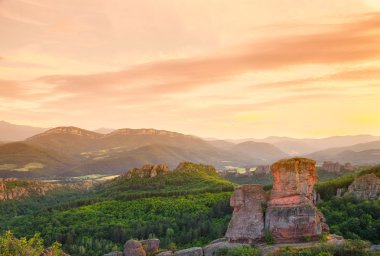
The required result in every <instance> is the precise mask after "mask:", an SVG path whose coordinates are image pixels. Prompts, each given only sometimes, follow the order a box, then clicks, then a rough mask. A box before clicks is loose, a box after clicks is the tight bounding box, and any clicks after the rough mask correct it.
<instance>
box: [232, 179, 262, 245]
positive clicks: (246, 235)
mask: <svg viewBox="0 0 380 256" xmlns="http://www.w3.org/2000/svg"><path fill="white" fill-rule="evenodd" d="M266 197H267V196H266V193H265V191H264V190H263V188H262V186H261V185H256V184H252V185H242V186H240V187H238V188H237V189H236V190H235V192H234V193H233V195H232V197H231V199H230V205H231V206H232V207H233V208H234V212H233V215H232V219H231V221H230V223H229V225H228V229H227V233H226V238H227V239H228V241H230V242H243V243H253V242H254V241H257V240H261V239H262V238H263V236H264V209H263V205H264V204H265V203H266V200H267V199H266Z"/></svg>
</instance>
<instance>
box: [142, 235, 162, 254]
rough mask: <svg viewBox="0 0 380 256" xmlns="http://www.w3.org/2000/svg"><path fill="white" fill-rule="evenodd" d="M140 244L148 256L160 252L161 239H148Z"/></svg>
mask: <svg viewBox="0 0 380 256" xmlns="http://www.w3.org/2000/svg"><path fill="white" fill-rule="evenodd" d="M140 242H141V244H142V246H143V248H144V250H145V252H146V253H147V254H148V255H151V254H153V253H156V252H158V249H159V248H160V240H159V239H147V240H142V241H140Z"/></svg>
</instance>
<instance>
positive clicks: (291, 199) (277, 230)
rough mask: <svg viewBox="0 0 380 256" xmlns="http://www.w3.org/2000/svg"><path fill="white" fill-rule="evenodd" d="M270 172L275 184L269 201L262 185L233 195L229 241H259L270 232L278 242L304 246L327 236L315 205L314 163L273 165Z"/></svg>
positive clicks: (289, 161)
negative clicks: (324, 235) (311, 240)
mask: <svg viewBox="0 0 380 256" xmlns="http://www.w3.org/2000/svg"><path fill="white" fill-rule="evenodd" d="M271 171H272V175H273V178H274V183H273V189H272V192H271V195H270V199H269V200H268V201H266V195H265V192H264V190H263V189H262V187H261V186H260V185H243V186H241V187H240V188H238V189H237V190H236V191H235V193H234V194H233V196H232V198H231V202H230V203H231V206H232V207H234V212H233V217H232V219H231V222H230V225H229V227H228V230H227V233H226V238H227V239H228V241H230V242H234V241H239V242H249V243H252V242H255V241H260V240H263V239H264V236H265V231H267V232H270V233H271V235H272V236H273V238H274V239H275V241H276V242H302V241H305V238H307V239H318V238H319V236H320V235H322V232H328V226H327V225H326V224H325V223H324V222H325V220H324V217H323V215H322V213H320V212H319V211H318V210H317V208H316V207H315V205H314V203H313V202H314V201H315V200H314V199H315V194H314V192H313V186H314V184H315V183H316V182H317V179H318V178H317V176H316V170H315V161H313V160H310V159H306V158H292V159H284V160H280V161H278V162H276V163H274V164H273V165H272V166H271ZM263 205H266V206H267V207H266V209H264V207H262V206H263ZM244 224H245V226H244Z"/></svg>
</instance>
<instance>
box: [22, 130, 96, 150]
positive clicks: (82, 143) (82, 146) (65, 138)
mask: <svg viewBox="0 0 380 256" xmlns="http://www.w3.org/2000/svg"><path fill="white" fill-rule="evenodd" d="M102 136H103V135H101V134H99V133H96V132H91V131H87V130H84V129H81V128H77V127H72V126H68V127H57V128H53V129H50V130H48V131H46V132H43V133H41V134H37V135H35V136H33V137H31V138H28V139H26V140H25V141H26V142H27V143H29V144H32V145H37V146H40V147H44V148H47V149H51V150H55V151H59V152H64V153H67V154H71V155H77V154H80V153H82V152H84V151H87V150H89V149H91V148H92V147H93V144H94V142H95V141H96V139H99V138H101V137H102Z"/></svg>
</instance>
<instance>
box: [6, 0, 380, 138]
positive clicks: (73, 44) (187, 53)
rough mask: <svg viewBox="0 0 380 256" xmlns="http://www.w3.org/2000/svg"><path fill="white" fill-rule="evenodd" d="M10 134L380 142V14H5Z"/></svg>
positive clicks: (220, 2) (276, 1)
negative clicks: (13, 127)
mask: <svg viewBox="0 0 380 256" xmlns="http://www.w3.org/2000/svg"><path fill="white" fill-rule="evenodd" d="M0 35H1V38H0V120H1V119H2V120H6V121H9V122H13V123H18V124H29V125H34V126H44V127H53V126H59V125H74V126H80V127H82V128H87V129H95V128H99V127H110V128H122V127H130V128H142V127H144V128H157V129H166V130H173V131H178V132H183V133H187V134H195V135H199V136H204V137H219V138H242V137H256V138H260V137H265V136H270V135H279V136H294V137H323V136H330V135H347V134H365V133H370V134H375V135H380V0H334V1H331V0H328V1H327V0H317V1H314V0H281V1H280V0H266V1H262V0H234V1H230V0H138V1H136V0H107V1H105V0H65V1H60V0H0Z"/></svg>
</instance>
